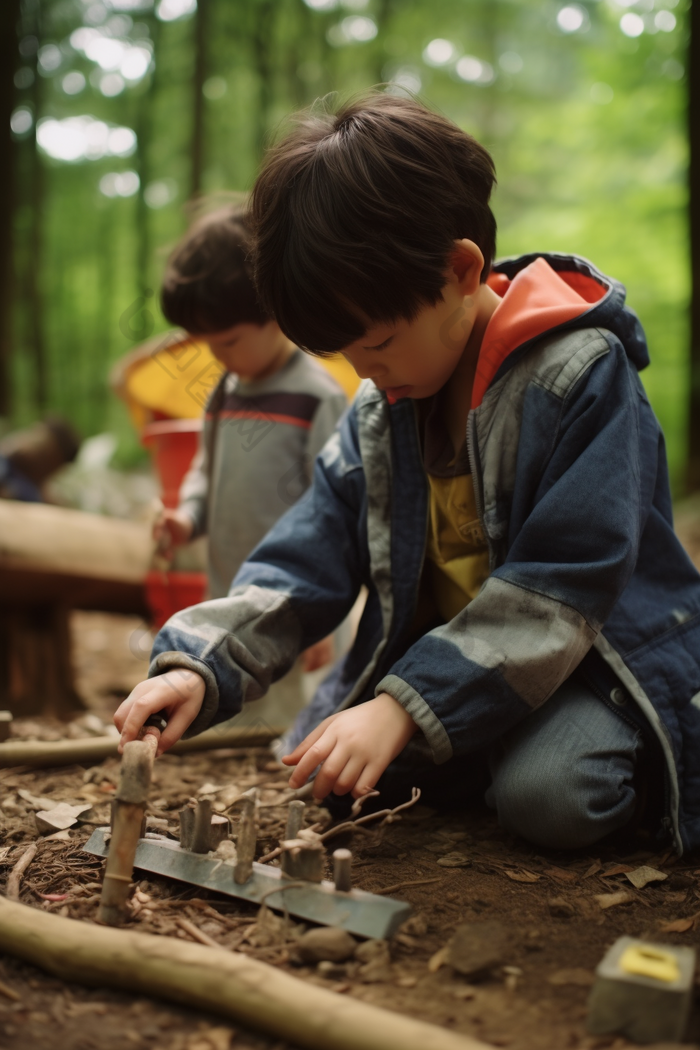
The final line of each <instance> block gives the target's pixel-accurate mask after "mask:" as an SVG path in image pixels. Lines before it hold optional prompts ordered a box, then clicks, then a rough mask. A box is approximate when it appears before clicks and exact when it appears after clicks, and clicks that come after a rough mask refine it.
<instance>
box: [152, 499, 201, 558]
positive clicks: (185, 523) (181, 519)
mask: <svg viewBox="0 0 700 1050" xmlns="http://www.w3.org/2000/svg"><path fill="white" fill-rule="evenodd" d="M193 532H194V522H193V521H192V518H190V516H189V515H188V514H183V513H182V511H179V510H171V509H170V508H169V507H164V508H163V510H162V511H161V513H160V514H159V515H158V517H157V518H156V520H155V521H154V522H153V539H154V540H155V541H156V543H157V544H158V549H159V550H160V551H161V552H162V553H163V554H167V553H168V552H169V551H172V550H174V549H175V548H176V547H182V545H183V543H187V541H188V540H189V539H191V537H192V533H193Z"/></svg>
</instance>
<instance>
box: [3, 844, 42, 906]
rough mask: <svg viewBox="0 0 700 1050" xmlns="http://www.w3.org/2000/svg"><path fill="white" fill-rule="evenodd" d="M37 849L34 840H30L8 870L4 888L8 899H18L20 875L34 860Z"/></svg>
mask: <svg viewBox="0 0 700 1050" xmlns="http://www.w3.org/2000/svg"><path fill="white" fill-rule="evenodd" d="M37 849H38V844H37V843H36V842H32V844H31V846H27V848H26V849H25V851H24V853H23V854H22V856H21V857H20V858H19V860H18V861H17V863H16V864H15V866H14V868H13V869H12V871H11V872H10V877H9V878H8V880H7V889H6V890H5V893H6V894H7V899H8V900H10V901H18V900H19V884H20V882H21V881H22V876H23V875H24V873H25V871H26V870H27V868H28V867H29V865H30V864H31V863H32V861H33V860H34V858H35V856H36V851H37Z"/></svg>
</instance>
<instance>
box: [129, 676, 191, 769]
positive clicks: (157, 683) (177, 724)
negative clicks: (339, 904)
mask: <svg viewBox="0 0 700 1050" xmlns="http://www.w3.org/2000/svg"><path fill="white" fill-rule="evenodd" d="M205 690H206V686H205V683H204V679H203V678H202V676H201V675H199V674H197V673H196V671H188V670H186V669H185V668H184V667H176V668H173V670H172V671H167V672H166V673H165V674H159V675H156V677H155V678H147V679H146V681H145V682H139V684H138V685H137V686H136V688H135V689H134V690H132V692H131V693H130V694H129V696H127V698H126V700H125V701H124V703H123V704H121V705H120V707H118V708H117V710H116V712H115V715H114V724H115V726H116V727H117V729H118V730H119V732H120V733H121V740H120V741H119V752H120V754H121V752H122V751H123V750H124V744H128V743H129V741H130V740H136V739H138V736H139V733H140V732H141V729H142V728H143V724H144V722H145V721H146V719H147V718H148V717H149V716H150V715H154V714H157V713H158V711H167V713H168V724H167V726H166V727H165V729H164V730H163V732H162V733H161V735H160V740H159V741H158V752H157V753H158V754H159V755H162V754H163V752H164V751H167V750H168V748H169V747H172V746H173V744H174V743H175V742H176V741H178V740H179V739H180V737H181V736H182V734H183V733H184V732H185V730H186V729H187V728H188V726H190V725H192V723H193V722H194V720H195V718H196V717H197V715H198V714H199V710H200V708H201V706H202V701H203V700H204V693H205Z"/></svg>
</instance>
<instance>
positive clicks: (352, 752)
mask: <svg viewBox="0 0 700 1050" xmlns="http://www.w3.org/2000/svg"><path fill="white" fill-rule="evenodd" d="M417 729H418V726H417V725H416V723H415V722H414V721H413V719H412V718H411V716H410V715H409V714H407V712H406V711H405V710H404V709H403V707H402V706H401V704H400V703H399V702H398V700H394V698H393V696H390V695H389V694H388V693H380V694H379V696H377V697H375V698H374V700H368V701H367V702H366V703H364V704H360V705H359V706H358V707H351V708H348V710H347V711H339V712H338V713H337V714H335V715H331V716H330V718H326V719H325V720H324V721H323V722H321V724H320V725H319V726H317V727H316V729H314V731H313V733H309V735H308V736H307V737H306V739H305V740H302V742H301V743H300V744H299V746H298V747H297V748H295V750H294V751H292V753H291V755H285V756H284V758H283V759H282V761H283V762H284V763H285V765H287V766H294V765H295V766H296V767H297V768H296V769H295V770H294V772H293V773H292V775H291V777H290V778H289V786H290V787H292V788H299V787H301V786H302V784H305V783H306V781H307V780H308V778H309V776H310V775H311V774H312V773H313V771H314V769H316V767H317V766H319V765H320V766H321V768H320V770H319V771H318V774H317V775H316V779H315V780H314V798H316V799H319V800H320V799H323V798H325V797H326V795H328V794H330V792H331V791H334V792H335V794H336V795H345V794H347V792H348V791H351V792H352V794H353V797H354V798H360V797H361V796H362V795H366V794H367V792H368V791H371V789H372V788H373V787H374V785H375V784H376V783H377V781H378V780H379V778H380V776H381V775H382V773H383V772H384V770H385V769H386V767H387V766H388V765H389V763H390V762H393V760H394V759H395V758H396V756H397V755H398V754H399V753H400V752H401V751H403V749H404V748H405V746H406V744H407V743H408V741H409V740H410V739H411V737H412V736H413V734H414V733H415V732H416V731H417Z"/></svg>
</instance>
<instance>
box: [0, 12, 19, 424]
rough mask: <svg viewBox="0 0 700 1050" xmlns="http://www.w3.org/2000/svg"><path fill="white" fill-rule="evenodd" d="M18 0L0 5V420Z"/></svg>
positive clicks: (7, 396) (8, 346) (8, 328)
mask: <svg viewBox="0 0 700 1050" xmlns="http://www.w3.org/2000/svg"><path fill="white" fill-rule="evenodd" d="M19 12H20V0H5V2H4V3H3V4H0V129H1V130H0V141H1V142H2V148H1V149H0V155H1V156H2V158H3V159H2V164H0V416H6V415H8V414H9V412H10V409H11V407H12V397H11V386H10V358H11V354H12V315H13V310H12V304H13V302H14V293H13V288H12V284H13V270H14V267H13V258H14V256H13V237H12V225H13V214H14V206H15V167H16V155H17V151H16V146H15V142H14V140H13V138H12V134H11V132H10V117H11V116H12V110H13V108H14V105H15V85H14V74H15V69H16V67H17V21H18V19H19Z"/></svg>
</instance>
